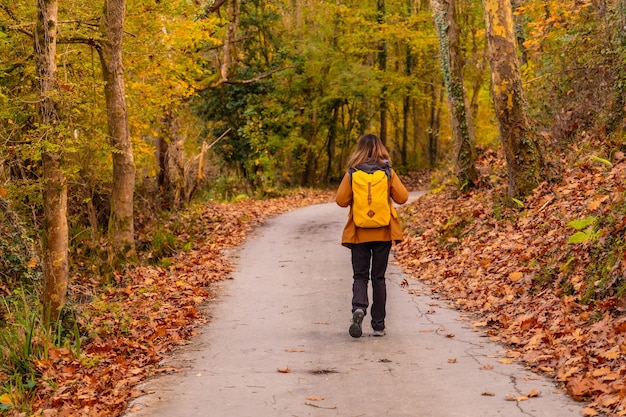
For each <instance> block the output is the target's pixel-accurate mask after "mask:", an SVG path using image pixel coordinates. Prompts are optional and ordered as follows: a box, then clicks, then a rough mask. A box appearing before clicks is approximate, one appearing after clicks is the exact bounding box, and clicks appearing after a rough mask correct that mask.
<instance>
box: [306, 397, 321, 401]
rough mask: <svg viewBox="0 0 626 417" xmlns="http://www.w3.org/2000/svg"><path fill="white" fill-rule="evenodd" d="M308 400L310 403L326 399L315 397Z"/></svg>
mask: <svg viewBox="0 0 626 417" xmlns="http://www.w3.org/2000/svg"><path fill="white" fill-rule="evenodd" d="M306 399H307V400H309V401H324V397H314V396H311V397H306Z"/></svg>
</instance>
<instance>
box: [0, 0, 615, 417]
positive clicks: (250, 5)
mask: <svg viewBox="0 0 626 417" xmlns="http://www.w3.org/2000/svg"><path fill="white" fill-rule="evenodd" d="M503 11H506V12H507V13H508V14H507V13H505V14H504V15H501V14H500V13H503ZM503 16H504V17H506V16H508V17H509V18H510V19H511V22H510V23H511V25H510V27H511V31H510V34H507V33H504V32H506V30H504V29H502V28H505V29H507V30H508V26H506V23H507V22H506V18H504V17H503ZM498 19H500V20H498ZM501 21H504V26H499V24H500V23H501ZM498 22H500V23H498ZM625 28H626V1H624V0H565V1H550V0H512V1H509V0H483V1H482V2H480V1H476V0H456V1H454V2H453V1H444V0H432V1H421V0H404V1H395V0H376V1H366V2H351V1H350V0H346V1H335V2H327V1H317V0H306V1H300V0H289V1H288V0H284V1H274V2H269V1H266V0H217V1H215V2H211V3H203V2H201V1H196V0H193V1H192V0H173V1H159V0H133V1H128V2H125V1H124V0H81V1H72V2H65V1H62V0H59V1H58V2H57V1H56V0H39V1H34V0H33V1H32V2H26V1H19V2H4V1H0V44H1V48H2V60H1V62H0V100H1V101H2V106H0V140H1V142H0V206H2V210H1V213H0V217H2V222H1V223H0V277H1V281H0V294H1V295H2V297H3V303H2V306H1V307H0V314H1V317H2V319H3V322H2V326H1V328H0V358H1V359H2V361H1V363H0V379H1V380H2V381H3V388H2V392H0V410H2V411H3V412H6V413H32V414H35V415H41V413H44V412H47V413H52V410H55V412H57V413H63V412H65V413H66V414H68V413H69V414H68V415H71V411H68V410H74V411H76V410H79V411H78V412H79V413H92V414H93V415H101V413H102V412H103V410H104V409H103V408H101V407H103V404H108V405H107V407H109V411H110V412H113V413H115V412H119V411H121V410H123V407H124V405H125V404H126V402H127V400H128V398H129V397H130V396H132V395H133V393H132V389H133V386H134V385H135V384H136V383H137V382H138V381H140V380H141V379H142V378H143V377H145V376H146V375H147V374H148V371H146V369H145V368H146V367H147V366H148V365H151V364H154V363H156V362H158V358H159V354H160V352H161V351H164V350H167V348H169V347H171V346H172V345H174V344H176V343H181V341H182V340H184V339H186V338H188V337H189V336H190V334H191V333H192V330H190V329H191V328H192V324H191V323H197V321H198V320H201V318H200V313H198V311H197V306H198V305H200V304H201V303H202V302H203V301H205V300H206V299H207V298H208V297H210V291H209V290H207V289H206V288H205V287H206V286H207V285H208V284H209V283H210V282H211V281H213V280H216V279H221V278H223V277H224V276H225V275H227V273H228V264H227V263H225V262H226V261H224V259H223V255H221V254H220V250H222V249H224V248H226V247H228V246H230V245H235V244H237V243H238V242H240V241H241V239H242V238H243V236H244V235H245V231H246V230H248V229H249V228H250V227H251V226H253V225H254V224H256V222H258V221H260V220H261V219H262V218H263V217H264V216H267V215H271V214H273V213H278V212H280V211H282V210H286V209H289V208H291V207H295V206H297V205H299V204H305V203H312V202H316V201H320V200H323V199H326V200H328V198H329V193H328V192H323V191H320V192H317V191H314V190H312V188H318V189H329V188H328V187H330V189H332V187H334V184H335V183H336V182H337V181H338V180H339V179H340V178H341V176H342V175H343V172H344V170H345V164H346V160H347V157H348V156H349V154H350V152H351V151H352V149H353V145H354V143H355V142H356V139H357V138H358V137H359V136H360V134H362V133H363V132H368V131H371V132H374V133H377V134H379V135H380V136H381V138H382V139H383V140H384V141H385V143H386V145H387V147H388V148H389V150H390V152H391V155H392V160H393V162H394V167H395V168H396V170H397V171H398V172H399V173H401V174H403V175H407V176H405V177H404V178H406V179H407V181H409V178H410V176H409V175H408V174H409V173H411V172H415V171H420V172H432V173H433V174H432V176H431V177H430V178H431V179H430V182H429V183H427V184H425V183H422V184H421V186H426V187H431V188H432V191H431V193H430V194H429V196H428V197H427V198H425V199H424V201H422V202H420V203H419V204H421V205H419V204H418V206H416V207H417V208H415V209H409V210H407V211H406V213H405V214H404V215H403V216H404V222H405V224H406V226H407V230H408V231H409V237H408V239H407V242H406V243H405V244H404V246H401V247H400V248H399V251H398V254H399V258H400V259H402V262H403V263H404V264H405V266H406V267H407V268H408V269H410V270H412V272H414V273H416V274H417V275H419V276H423V277H424V279H427V280H429V281H431V283H432V284H433V285H434V287H435V288H439V286H441V288H439V291H441V292H442V293H443V294H446V295H447V296H449V297H450V298H451V299H453V300H457V301H458V304H459V305H460V306H461V307H463V308H468V309H470V310H473V311H478V312H480V313H482V314H484V315H486V317H489V320H485V322H484V324H483V326H487V327H489V329H490V330H489V331H492V332H495V333H494V334H496V336H494V337H499V338H503V339H502V340H504V341H505V342H507V343H509V344H510V345H511V346H513V347H517V349H512V350H511V352H512V353H511V356H512V357H513V358H518V357H521V359H522V360H525V361H526V362H527V363H529V364H531V365H533V366H534V367H535V368H536V369H537V370H539V371H541V372H544V373H547V374H549V375H551V376H554V377H555V378H557V380H559V381H560V382H562V383H563V384H565V385H566V387H567V389H568V391H569V392H570V394H571V395H573V396H574V397H575V398H577V399H581V400H591V401H592V403H591V405H590V407H589V408H588V409H587V410H586V413H588V414H589V415H597V414H599V413H613V414H616V415H626V411H625V410H626V400H625V399H624V398H625V397H626V387H625V386H624V384H623V382H621V381H623V379H624V377H625V376H626V366H625V365H624V360H623V357H624V355H626V341H624V334H625V333H626V324H624V321H623V317H624V315H623V311H624V310H623V309H624V303H623V293H624V291H625V289H626V285H625V281H624V269H625V268H626V264H625V262H626V261H625V259H624V254H625V253H626V251H625V247H624V229H625V227H626V222H624V221H623V218H624V212H625V211H626V202H625V199H624V197H625V195H624V186H623V180H624V173H623V171H624V170H623V166H622V165H623V163H624V153H623V152H624V151H625V150H626V145H625V144H624V134H625V131H624V130H625V128H626V125H625V123H624V112H625V107H624V106H625V105H626V101H625V96H624V94H625V91H624V90H625V88H626V84H625V83H626V51H625V50H624V48H625V46H626V29H625ZM500 29H502V31H500V32H499V30H500ZM494 33H495V34H497V35H498V36H500V37H502V38H503V39H504V38H507V37H508V40H509V41H512V43H511V42H509V44H510V45H513V49H512V52H511V50H508V51H507V50H506V48H504V47H503V48H500V47H499V46H498V44H497V43H496V41H495V40H494ZM502 33H504V35H502ZM508 35H511V36H508ZM505 46H506V45H505ZM498 60H500V61H498ZM505 67H506V68H511V69H512V71H511V73H507V72H506V71H505V70H504V69H503V68H505ZM509 87H510V88H511V89H509ZM502 100H504V101H502ZM459 103H460V104H459ZM499 103H500V104H499ZM502 103H504V104H502ZM503 106H504V107H503ZM512 109H516V110H520V113H519V114H517V113H516V114H513V112H512V111H511V110H512ZM520 115H521V116H520ZM507 123H508V126H507ZM507 127H508V130H507ZM511 139H513V140H516V139H517V140H518V142H515V141H513V142H510V140H511ZM529 164H530V165H529ZM516 167H517V168H518V174H519V172H528V173H530V174H532V175H530V176H529V177H528V178H523V176H522V177H519V176H517V177H516V176H515V175H516V174H515V172H514V171H515V169H516ZM518 180H519V181H518ZM523 180H529V181H530V183H529V184H528V185H527V186H524V184H523ZM520 184H521V186H520V187H517V185H520ZM514 186H515V187H514ZM258 198H262V199H267V198H270V200H257V199H258ZM225 202H227V203H225ZM552 208H554V211H553V212H552V211H551V209H552ZM547 213H551V216H553V217H549V218H547V217H545V218H544V217H541V216H547ZM554 216H556V217H554ZM487 218H488V219H489V221H487V220H486V219H487ZM555 218H558V220H555ZM531 226H532V227H531ZM537 234H539V237H537ZM207 236H208V238H207ZM202 239H204V240H202ZM481 239H482V240H481ZM486 239H492V240H491V241H489V242H486V241H485V240H486ZM518 240H519V241H521V242H532V244H530V246H529V247H530V249H528V248H527V247H526V246H528V243H526V244H522V243H516V244H515V245H513V246H511V247H509V246H507V245H505V244H504V243H503V242H508V241H514V242H516V241H518ZM201 241H202V242H204V243H202V244H201V243H200V242H201ZM207 241H208V243H207ZM494 242H495V243H494ZM470 243H472V244H476V245H475V246H471V245H470ZM496 243H497V244H496ZM461 247H465V248H466V250H476V251H477V252H476V253H478V250H480V253H482V254H485V253H488V254H489V256H487V255H485V256H482V257H481V256H476V257H473V256H472V259H474V258H475V261H472V262H476V264H475V265H474V264H472V265H469V264H468V263H469V262H470V261H468V258H469V257H470V256H469V255H468V254H467V253H466V252H464V251H462V250H461V249H460V248H461ZM531 249H532V250H531ZM498 251H501V252H502V253H503V254H504V255H508V257H509V258H515V259H516V263H515V264H514V265H513V264H506V266H503V265H504V264H502V263H498V262H496V257H497V256H498V255H494V254H493V252H498ZM446 262H448V263H447V264H446ZM459 265H463V266H464V267H463V268H460V267H459ZM495 265H499V266H498V267H495ZM200 270H202V271H203V272H200ZM205 270H206V271H205ZM481 270H482V272H481ZM183 271H184V272H183ZM442 271H445V273H444V272H442ZM467 271H471V272H469V273H468V272H467ZM476 271H479V272H476ZM485 271H486V272H485ZM182 275H185V276H186V279H185V280H181V278H180V277H181V276H182ZM192 276H193V278H191V277H192ZM496 276H497V277H499V278H496ZM168 277H169V278H168ZM172 277H173V278H172ZM498 279H504V280H505V281H506V285H499V283H501V282H500V281H497V280H498ZM452 281H454V282H452ZM209 288H210V286H209ZM468 288H471V291H470V290H468ZM494 288H500V289H502V288H504V289H506V291H508V292H505V293H503V294H498V291H496V290H494ZM546 293H549V294H550V296H551V297H553V298H550V299H551V300H553V301H552V302H551V304H550V307H549V308H548V307H545V315H543V316H537V317H535V318H529V317H527V316H525V315H523V314H521V313H520V312H519V311H518V312H514V311H507V310H506V309H505V307H504V306H503V305H501V303H498V302H496V299H499V300H502V302H508V303H509V304H515V303H510V301H511V300H512V299H526V298H528V299H529V300H528V303H532V302H533V301H532V300H537V299H543V300H545V299H547V298H546ZM157 294H158V295H157ZM174 294H175V295H174ZM140 296H141V297H144V299H146V300H144V301H146V302H147V303H148V304H142V303H140V302H139V301H138V300H139V298H140ZM511 297H512V298H511ZM533 297H534V298H533ZM174 299H175V300H176V301H175V302H174V301H173V300H174ZM164 300H165V301H164ZM130 302H134V303H135V305H136V314H137V316H134V315H133V314H135V312H134V310H132V311H133V313H130V312H129V311H130V310H129V309H128V303H130ZM550 308H552V309H554V310H550ZM541 311H544V310H541ZM563 311H566V312H568V313H570V314H564V313H563ZM555 312H558V314H556V315H555V314H553V313H555ZM574 313H576V314H574ZM574 315H575V316H576V317H577V318H578V319H577V320H574V319H573V318H572V316H574ZM138 317H141V318H138ZM554 317H557V318H558V320H565V321H567V322H568V323H569V324H568V325H567V326H565V325H564V324H563V322H562V321H559V322H558V323H556V324H558V326H556V324H555V322H554V321H550V320H553V318H554ZM554 320H556V319H554ZM548 321H550V323H551V324H552V325H555V326H556V327H559V329H558V330H554V329H551V328H550V325H548V323H547V322H548ZM600 325H603V326H604V327H602V329H603V330H602V331H599V330H598V326H600ZM593 326H596V327H593ZM142 329H143V331H141V330H142ZM550 329H551V330H550ZM577 329H578V330H577ZM548 330H550V331H548ZM577 331H578V333H576V332H577ZM112 338H113V339H112ZM133 339H134V340H135V344H133V343H132V342H131V341H132V340H133ZM600 339H603V340H604V341H605V344H604V345H599V343H600V342H599V340H600ZM111 340H115V342H111ZM121 340H124V341H123V342H122V341H121ZM139 341H141V342H143V343H139ZM572 341H576V342H577V343H572ZM114 346H115V347H114ZM557 346H560V348H557ZM562 346H569V347H570V348H571V349H573V350H569V351H564V350H562V349H563V348H562ZM550 349H551V350H550ZM559 349H561V350H559ZM590 349H593V351H591V350H590ZM546 352H547V353H546ZM98 372H100V373H99V374H98ZM151 372H155V371H151ZM95 375H97V377H96V376H95ZM103 375H106V377H104V378H103ZM71 401H76V403H74V404H72V402H71ZM63 410H65V411H63ZM46 415H47V414H46ZM50 415H52V414H50ZM81 415H85V414H81Z"/></svg>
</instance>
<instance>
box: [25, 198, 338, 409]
mask: <svg viewBox="0 0 626 417" xmlns="http://www.w3.org/2000/svg"><path fill="white" fill-rule="evenodd" d="M331 198H332V195H331V193H328V192H317V191H303V192H301V193H300V194H297V195H292V196H290V197H287V198H279V199H273V200H266V201H251V200H245V201H241V202H238V203H234V204H218V203H212V204H208V205H205V206H203V207H202V208H200V209H199V210H200V212H199V213H187V214H183V215H184V216H188V218H186V219H185V222H186V228H185V231H184V234H185V236H182V238H184V239H186V240H187V241H189V242H193V247H194V249H192V250H190V251H188V252H182V253H179V254H177V255H175V256H174V257H173V258H172V263H171V266H170V267H169V268H168V269H164V268H161V267H159V266H141V267H137V268H135V269H132V270H129V271H127V272H126V273H125V274H124V275H123V276H118V277H116V278H117V281H118V284H119V285H118V286H117V287H114V288H109V289H107V290H106V291H101V290H99V289H97V287H96V286H95V285H89V284H88V283H82V284H76V285H74V286H73V291H74V296H75V298H81V299H85V298H87V297H90V298H91V299H89V300H87V302H85V303H83V304H80V305H77V307H76V308H77V309H78V310H79V312H78V314H77V317H78V321H79V323H80V328H81V329H83V332H85V333H86V335H87V337H88V338H89V339H88V340H87V341H86V342H85V343H84V345H83V346H82V348H81V354H80V356H79V357H75V356H74V355H73V354H72V352H71V351H70V350H69V349H51V350H50V351H49V359H48V360H45V361H40V362H38V363H37V367H38V369H39V370H40V372H41V373H42V375H43V377H42V383H41V384H40V386H39V387H38V390H37V391H36V394H35V396H36V398H35V403H34V409H35V410H36V412H35V415H43V416H48V417H54V416H117V415H120V414H121V413H122V412H123V411H124V409H125V408H126V405H127V403H128V401H129V400H130V399H131V398H133V397H135V396H137V395H138V394H139V393H138V392H137V391H136V390H135V387H136V385H137V383H138V382H140V381H141V380H143V379H145V378H146V377H148V376H150V375H154V374H155V373H159V372H171V371H173V370H172V369H160V368H159V367H158V366H156V365H157V364H158V363H159V362H160V361H161V359H163V357H164V355H165V354H166V353H167V352H168V351H170V350H171V349H172V348H173V347H175V346H177V345H181V344H184V343H186V342H187V341H188V339H189V338H190V336H191V335H192V334H193V328H194V327H196V326H197V325H198V324H200V323H201V322H202V321H203V320H205V318H204V316H203V315H202V311H201V309H202V304H203V303H205V302H206V301H207V300H209V299H210V298H211V287H210V284H211V283H212V282H215V281H219V280H222V279H224V278H226V277H228V275H229V272H230V271H231V266H230V265H231V264H230V260H229V259H228V256H227V254H226V252H225V250H227V249H228V248H231V247H233V246H235V245H239V244H241V243H242V241H243V240H244V239H245V237H246V235H247V234H248V233H249V232H250V230H251V229H252V228H253V227H254V226H255V225H258V224H260V223H261V222H262V221H263V220H264V219H266V218H267V217H268V216H273V215H276V214H279V213H282V212H285V211H287V210H289V209H292V208H294V207H299V206H303V205H308V204H314V203H318V202H326V201H330V199H331ZM79 292H80V294H76V293H79ZM86 293H89V294H86ZM77 296H80V297H77Z"/></svg>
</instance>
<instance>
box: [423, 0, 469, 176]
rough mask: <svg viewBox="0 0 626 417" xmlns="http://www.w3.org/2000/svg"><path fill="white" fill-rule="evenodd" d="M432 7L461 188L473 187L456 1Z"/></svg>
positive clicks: (434, 0)
mask: <svg viewBox="0 0 626 417" xmlns="http://www.w3.org/2000/svg"><path fill="white" fill-rule="evenodd" d="M431 5H432V9H433V14H434V18H435V26H436V29H437V36H438V38H439V49H440V54H441V67H442V70H443V77H444V81H445V86H446V90H447V93H448V106H449V108H450V124H451V128H452V136H453V138H454V143H455V146H456V170H457V173H456V175H457V177H458V179H459V182H460V184H461V188H465V187H467V186H469V187H471V186H472V185H473V184H474V183H475V182H476V180H477V178H478V172H477V171H476V166H475V163H476V150H475V148H474V127H473V124H472V118H471V115H470V111H469V105H468V102H467V98H466V95H465V85H464V80H463V62H462V56H461V43H460V39H459V27H458V25H457V21H456V11H455V5H454V0H431Z"/></svg>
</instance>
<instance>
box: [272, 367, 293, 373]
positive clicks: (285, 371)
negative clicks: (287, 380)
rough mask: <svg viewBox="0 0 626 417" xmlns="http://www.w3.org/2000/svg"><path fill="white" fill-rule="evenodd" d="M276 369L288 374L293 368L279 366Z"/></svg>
mask: <svg viewBox="0 0 626 417" xmlns="http://www.w3.org/2000/svg"><path fill="white" fill-rule="evenodd" d="M276 371H277V372H280V373H281V374H288V373H290V372H291V369H289V367H286V368H284V369H280V368H278V369H277V370H276Z"/></svg>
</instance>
